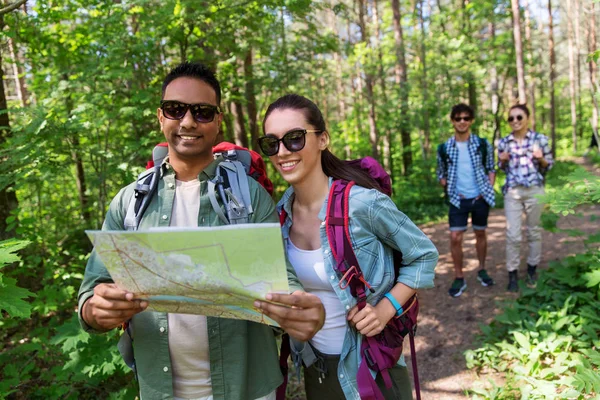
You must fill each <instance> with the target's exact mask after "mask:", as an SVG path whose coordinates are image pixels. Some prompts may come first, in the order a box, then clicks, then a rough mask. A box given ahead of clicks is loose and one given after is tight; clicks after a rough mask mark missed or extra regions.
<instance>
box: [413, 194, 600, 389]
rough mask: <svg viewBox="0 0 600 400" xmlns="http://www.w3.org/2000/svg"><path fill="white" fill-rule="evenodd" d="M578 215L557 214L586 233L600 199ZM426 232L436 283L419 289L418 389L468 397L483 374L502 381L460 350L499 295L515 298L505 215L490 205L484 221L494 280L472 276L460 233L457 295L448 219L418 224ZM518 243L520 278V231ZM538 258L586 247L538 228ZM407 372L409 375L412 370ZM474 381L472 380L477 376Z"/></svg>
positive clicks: (592, 227)
mask: <svg viewBox="0 0 600 400" xmlns="http://www.w3.org/2000/svg"><path fill="white" fill-rule="evenodd" d="M580 211H581V212H582V214H583V216H582V217H581V218H578V217H575V216H569V217H566V218H561V220H560V221H559V224H558V226H559V227H560V228H566V229H580V230H582V231H585V232H587V233H592V232H597V231H598V222H597V221H596V222H593V221H591V220H590V219H591V217H592V215H595V216H600V205H593V206H587V207H585V208H584V209H583V210H580ZM421 228H422V229H423V231H424V232H425V233H426V234H427V235H429V237H430V238H431V240H432V241H433V242H434V243H435V245H436V246H437V248H438V250H439V252H440V261H439V263H438V266H437V268H436V279H435V285H436V287H435V288H433V289H430V290H425V291H421V292H420V305H421V311H420V314H419V329H418V335H417V338H416V348H417V359H418V367H419V375H420V380H421V394H422V398H423V399H427V400H437V399H443V400H446V399H448V400H451V399H467V398H468V397H467V395H466V394H465V390H467V389H469V388H472V387H477V386H481V385H482V384H483V383H484V382H487V381H488V379H492V380H494V381H495V382H496V383H497V384H501V383H502V379H503V377H502V375H500V374H492V375H486V376H482V377H477V375H476V374H475V373H474V372H473V371H471V370H468V369H467V368H466V363H465V358H464V355H463V353H464V351H465V350H467V349H470V348H473V347H474V346H475V339H476V335H477V334H478V333H479V328H478V325H479V323H483V324H489V323H490V322H491V321H492V319H493V316H494V315H495V314H497V313H499V312H500V308H499V307H498V305H497V301H498V300H502V299H510V298H517V297H518V294H516V293H508V292H507V291H506V286H507V284H508V273H507V271H506V267H505V261H504V260H505V219H504V210H502V209H494V210H492V212H491V213H490V217H489V221H488V254H487V259H486V269H487V270H488V273H489V274H490V275H491V276H492V278H493V279H494V280H495V281H496V285H494V286H492V287H482V286H481V285H480V283H479V282H478V281H477V276H476V274H477V272H476V271H477V267H478V265H477V260H476V253H475V236H474V235H473V231H472V229H469V230H468V231H467V233H466V234H465V238H464V244H463V250H464V260H465V265H464V271H465V278H466V281H467V285H468V287H467V290H466V291H465V292H464V293H463V294H462V295H461V296H460V297H458V298H452V297H450V296H449V295H448V288H449V287H450V285H451V283H452V280H453V279H454V272H453V267H452V258H451V256H450V243H449V233H448V225H447V222H444V223H440V224H435V225H428V226H423V227H421ZM523 239H524V241H523V244H522V246H521V259H522V263H521V268H520V269H519V278H520V279H522V278H523V277H524V276H525V270H526V264H525V260H524V254H525V251H526V249H527V244H526V242H525V232H523ZM542 240H543V242H542V243H543V250H542V262H541V264H540V266H539V269H545V268H547V266H548V263H549V262H551V261H552V260H558V259H562V258H564V257H566V256H568V255H570V254H575V253H578V252H582V251H583V250H584V248H585V246H584V244H583V239H582V238H574V237H569V236H567V235H566V234H564V233H563V234H558V233H550V232H546V231H544V232H543V238H542ZM404 354H405V356H406V362H407V364H408V365H410V350H409V346H408V345H405V351H404ZM411 376H412V375H411ZM478 380H479V382H476V381H478Z"/></svg>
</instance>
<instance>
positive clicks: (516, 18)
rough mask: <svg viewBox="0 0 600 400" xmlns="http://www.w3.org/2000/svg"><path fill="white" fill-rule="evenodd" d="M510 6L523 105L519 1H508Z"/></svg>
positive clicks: (524, 93) (520, 96)
mask: <svg viewBox="0 0 600 400" xmlns="http://www.w3.org/2000/svg"><path fill="white" fill-rule="evenodd" d="M510 4H511V8H512V24H513V39H514V44H515V55H516V60H517V82H518V90H519V103H520V104H525V103H526V102H527V95H526V91H525V68H524V66H523V42H522V41H521V12H520V8H519V0H510Z"/></svg>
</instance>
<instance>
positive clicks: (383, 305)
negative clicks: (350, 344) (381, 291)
mask: <svg viewBox="0 0 600 400" xmlns="http://www.w3.org/2000/svg"><path fill="white" fill-rule="evenodd" d="M395 314H396V310H395V309H394V306H392V305H391V303H390V302H389V301H380V302H379V304H377V305H376V306H375V307H373V306H372V305H370V304H368V303H367V304H366V305H365V306H364V307H363V309H362V310H360V311H359V310H358V306H354V308H353V309H352V310H350V312H349V313H348V317H347V319H348V322H349V323H350V324H351V325H353V326H354V327H355V328H356V330H357V331H359V332H360V334H361V335H364V336H367V337H371V336H375V335H377V334H378V333H380V332H381V331H382V330H383V328H385V326H386V325H387V323H388V322H389V320H390V319H392V317H393V316H394V315H395Z"/></svg>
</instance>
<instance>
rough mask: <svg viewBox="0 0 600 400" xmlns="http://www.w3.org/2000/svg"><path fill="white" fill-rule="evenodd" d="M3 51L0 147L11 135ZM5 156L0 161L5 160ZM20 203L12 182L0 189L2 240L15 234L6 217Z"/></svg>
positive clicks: (0, 23) (1, 19)
mask: <svg viewBox="0 0 600 400" xmlns="http://www.w3.org/2000/svg"><path fill="white" fill-rule="evenodd" d="M3 29H4V15H0V31H2V30H3ZM2 58H3V57H2V51H0V147H3V146H4V143H5V142H6V141H7V140H8V138H9V137H10V121H9V118H8V111H7V109H8V108H7V104H6V92H5V91H4V70H3V68H2V61H3V60H2ZM5 161H6V160H5V159H4V157H2V158H0V162H5ZM18 205H19V203H18V201H17V195H16V193H15V190H14V185H13V184H12V183H10V184H8V185H7V186H6V187H3V188H2V189H0V240H5V239H8V238H11V237H13V236H14V235H15V230H14V228H13V229H7V228H8V223H7V222H6V219H7V218H8V217H9V216H10V214H11V213H12V212H13V211H14V210H16V209H17V207H18Z"/></svg>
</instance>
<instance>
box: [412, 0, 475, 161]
mask: <svg viewBox="0 0 600 400" xmlns="http://www.w3.org/2000/svg"><path fill="white" fill-rule="evenodd" d="M424 3H425V2H424V0H420V1H419V2H418V3H417V4H416V9H417V13H418V18H419V27H420V29H419V31H420V32H421V35H420V38H419V41H420V45H419V50H420V57H419V58H420V59H421V66H422V68H423V74H422V77H421V93H422V96H423V108H422V110H423V134H424V135H423V136H424V141H425V143H424V144H423V147H424V151H423V156H424V158H425V159H427V157H428V156H429V152H430V150H431V149H430V148H431V143H430V138H429V136H430V131H429V88H428V87H427V82H428V80H429V78H428V76H427V51H426V48H425V37H426V34H425V18H424V17H423V7H424ZM473 88H474V86H473ZM474 97H475V96H474ZM473 106H474V105H473Z"/></svg>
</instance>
